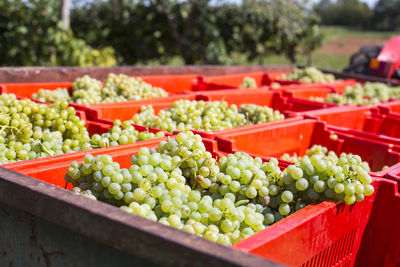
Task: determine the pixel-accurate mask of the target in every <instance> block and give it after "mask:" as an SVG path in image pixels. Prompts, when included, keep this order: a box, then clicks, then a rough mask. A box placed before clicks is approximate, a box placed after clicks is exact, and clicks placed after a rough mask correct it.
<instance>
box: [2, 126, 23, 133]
mask: <svg viewBox="0 0 400 267" xmlns="http://www.w3.org/2000/svg"><path fill="white" fill-rule="evenodd" d="M0 128H1V129H0V135H1V134H2V133H3V131H4V130H5V129H7V128H9V129H11V133H12V134H13V135H14V133H13V132H12V130H17V131H18V132H19V133H20V132H21V131H20V130H19V129H18V128H17V127H14V126H11V125H3V126H1V127H0Z"/></svg>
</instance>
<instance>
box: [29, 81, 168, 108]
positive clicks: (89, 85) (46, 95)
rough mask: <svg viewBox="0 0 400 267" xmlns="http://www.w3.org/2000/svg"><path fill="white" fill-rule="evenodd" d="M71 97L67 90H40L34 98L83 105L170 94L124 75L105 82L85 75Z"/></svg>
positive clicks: (74, 83) (73, 88)
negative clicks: (66, 101)
mask: <svg viewBox="0 0 400 267" xmlns="http://www.w3.org/2000/svg"><path fill="white" fill-rule="evenodd" d="M71 92H72V94H71V96H70V95H69V93H68V90H67V89H61V88H60V89H57V90H54V91H53V90H45V89H41V90H39V93H38V94H33V95H32V98H33V99H37V100H40V101H43V102H52V101H55V100H57V99H58V100H68V101H70V102H73V103H78V104H82V105H88V104H97V103H109V102H123V101H128V100H139V99H146V98H154V97H165V96H168V93H167V92H165V91H164V90H163V89H162V88H158V87H153V86H152V85H151V84H148V83H146V82H144V81H143V80H142V79H141V78H132V77H129V76H127V75H124V74H118V75H116V74H113V73H110V74H109V75H108V77H107V79H106V80H105V81H104V86H103V85H102V83H101V81H99V80H96V79H94V78H91V77H89V76H88V75H84V76H83V77H80V78H77V79H76V80H75V81H74V82H73V84H72V86H71Z"/></svg>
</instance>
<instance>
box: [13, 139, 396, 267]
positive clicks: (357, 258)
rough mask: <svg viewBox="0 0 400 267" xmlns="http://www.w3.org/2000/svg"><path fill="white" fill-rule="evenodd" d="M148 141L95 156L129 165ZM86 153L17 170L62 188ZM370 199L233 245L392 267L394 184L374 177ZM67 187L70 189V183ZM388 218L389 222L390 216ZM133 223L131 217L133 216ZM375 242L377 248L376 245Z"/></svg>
mask: <svg viewBox="0 0 400 267" xmlns="http://www.w3.org/2000/svg"><path fill="white" fill-rule="evenodd" d="M203 142H204V143H205V145H206V148H207V150H208V151H210V152H212V153H213V156H218V155H220V154H219V151H218V150H217V148H216V144H215V141H212V140H206V139H203ZM157 143H158V141H157V142H155V140H149V141H145V142H143V143H141V145H140V146H138V145H136V146H131V147H129V148H128V147H118V148H115V147H114V148H107V149H102V150H101V149H99V150H96V151H93V153H92V154H93V155H99V154H105V153H106V154H108V155H110V156H112V157H113V159H114V160H115V161H117V162H119V163H120V165H121V167H122V168H127V167H129V166H130V156H131V155H132V154H134V153H137V151H138V149H139V148H140V147H142V146H146V147H149V148H152V147H156V145H157ZM84 155H85V154H84V153H80V154H77V153H75V155H72V154H70V155H68V158H65V159H61V158H60V157H59V159H58V161H55V160H54V161H53V162H51V164H46V165H43V164H40V163H38V162H36V163H35V164H30V165H25V166H21V167H20V168H19V169H13V170H16V171H18V172H20V173H22V174H25V175H28V176H31V177H33V178H35V179H39V180H42V181H44V182H48V183H51V184H54V185H56V186H59V187H62V188H64V187H66V183H65V181H64V175H65V173H66V171H67V168H68V166H69V163H70V162H71V161H73V160H77V161H78V162H82V161H83V157H84ZM373 185H374V187H375V193H374V195H372V196H370V197H367V198H366V200H365V201H363V202H361V203H356V204H354V205H352V206H345V205H344V204H336V203H333V202H322V203H319V204H315V205H310V206H307V207H306V208H304V209H302V210H300V211H298V212H296V213H294V214H292V215H290V216H288V217H287V218H285V219H283V220H281V221H279V222H277V223H275V224H274V225H272V226H270V227H268V228H266V229H265V230H263V231H261V232H259V233H257V234H255V235H253V236H251V237H249V238H247V239H245V240H243V241H241V242H239V243H237V244H235V245H234V246H233V248H234V249H238V250H242V251H245V252H248V253H252V254H255V255H258V256H261V257H264V258H268V259H270V260H274V261H276V262H279V263H283V264H287V265H302V266H352V265H353V264H354V263H355V264H356V265H358V266H382V265H387V264H393V263H394V262H395V260H396V259H397V256H398V254H399V251H400V243H399V242H397V240H398V238H399V237H400V236H399V230H398V229H399V228H398V227H397V225H398V223H399V219H400V218H399V217H400V214H399V213H392V212H388V211H387V208H386V207H388V206H387V203H391V208H392V209H393V210H396V209H397V208H399V204H400V201H399V194H398V192H397V186H396V183H395V182H393V181H389V180H381V179H378V178H374V180H373ZM67 188H69V189H71V185H68V186H67ZM389 216H390V218H389ZM133 219H134V217H133ZM376 244H379V246H377V245H376Z"/></svg>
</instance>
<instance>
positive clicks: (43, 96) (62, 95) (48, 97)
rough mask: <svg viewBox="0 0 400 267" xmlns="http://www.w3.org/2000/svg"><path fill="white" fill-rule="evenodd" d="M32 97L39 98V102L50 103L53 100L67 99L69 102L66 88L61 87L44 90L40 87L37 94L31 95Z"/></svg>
mask: <svg viewBox="0 0 400 267" xmlns="http://www.w3.org/2000/svg"><path fill="white" fill-rule="evenodd" d="M32 99H36V100H39V101H41V102H49V103H52V102H54V101H57V100H58V101H67V102H70V101H71V98H70V96H69V93H68V90H67V89H63V88H57V89H56V90H44V89H40V90H39V92H38V93H37V94H33V95H32Z"/></svg>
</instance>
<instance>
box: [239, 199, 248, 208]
mask: <svg viewBox="0 0 400 267" xmlns="http://www.w3.org/2000/svg"><path fill="white" fill-rule="evenodd" d="M249 202H250V201H249V200H248V199H243V200H240V201H238V202H236V204H235V207H239V206H241V205H244V204H247V203H249Z"/></svg>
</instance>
